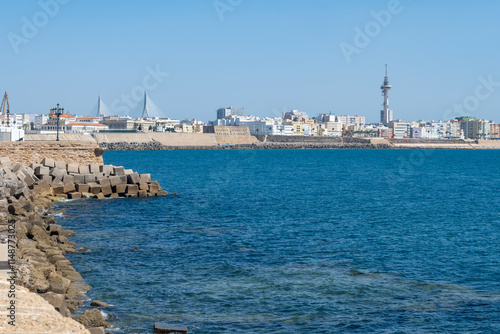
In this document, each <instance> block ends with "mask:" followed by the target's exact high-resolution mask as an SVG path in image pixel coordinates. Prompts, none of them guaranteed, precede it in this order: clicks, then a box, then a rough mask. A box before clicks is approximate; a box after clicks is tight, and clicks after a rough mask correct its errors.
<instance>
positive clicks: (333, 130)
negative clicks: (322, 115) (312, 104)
mask: <svg viewBox="0 0 500 334" xmlns="http://www.w3.org/2000/svg"><path fill="white" fill-rule="evenodd" d="M343 131H344V125H343V124H342V123H340V122H323V123H319V133H318V135H320V136H332V137H341V136H342V134H343Z"/></svg>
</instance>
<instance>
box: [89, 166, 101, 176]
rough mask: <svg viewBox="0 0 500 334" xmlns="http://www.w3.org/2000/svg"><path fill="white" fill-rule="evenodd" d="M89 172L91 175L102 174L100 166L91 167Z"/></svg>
mask: <svg viewBox="0 0 500 334" xmlns="http://www.w3.org/2000/svg"><path fill="white" fill-rule="evenodd" d="M89 170H90V173H91V174H97V173H100V172H101V169H100V168H99V165H97V164H94V165H89Z"/></svg>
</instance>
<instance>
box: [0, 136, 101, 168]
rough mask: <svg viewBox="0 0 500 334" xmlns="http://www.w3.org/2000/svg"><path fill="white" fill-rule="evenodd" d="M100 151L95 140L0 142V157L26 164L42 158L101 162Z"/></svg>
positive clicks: (68, 161) (67, 161)
mask: <svg viewBox="0 0 500 334" xmlns="http://www.w3.org/2000/svg"><path fill="white" fill-rule="evenodd" d="M102 153H103V151H102V150H101V149H100V148H99V146H98V144H97V143H96V142H95V141H94V142H76V141H43V142H39V141H25V142H2V143H1V144H0V157H9V158H10V160H11V161H12V162H13V163H15V164H17V163H22V164H24V165H26V166H28V165H29V164H31V163H33V162H34V163H40V162H41V161H42V159H43V158H51V159H54V160H56V161H64V162H66V163H71V164H78V165H88V164H102V163H103V160H102Z"/></svg>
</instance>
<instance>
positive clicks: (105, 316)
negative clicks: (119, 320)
mask: <svg viewBox="0 0 500 334" xmlns="http://www.w3.org/2000/svg"><path fill="white" fill-rule="evenodd" d="M99 311H100V312H101V314H102V316H103V317H104V319H108V318H109V314H107V313H106V312H104V311H103V310H99Z"/></svg>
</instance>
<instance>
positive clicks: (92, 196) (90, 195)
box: [82, 192, 95, 198]
mask: <svg viewBox="0 0 500 334" xmlns="http://www.w3.org/2000/svg"><path fill="white" fill-rule="evenodd" d="M94 196H95V195H94V194H92V193H89V192H82V198H94Z"/></svg>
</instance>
